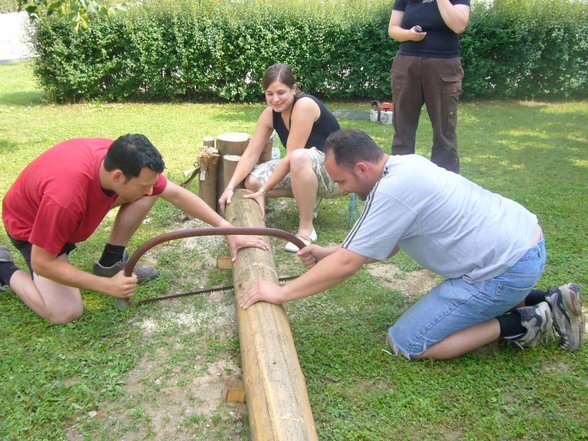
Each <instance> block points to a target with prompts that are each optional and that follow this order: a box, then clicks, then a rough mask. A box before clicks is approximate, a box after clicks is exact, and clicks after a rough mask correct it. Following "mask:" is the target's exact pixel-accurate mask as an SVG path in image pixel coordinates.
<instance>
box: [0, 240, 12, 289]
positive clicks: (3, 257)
mask: <svg viewBox="0 0 588 441" xmlns="http://www.w3.org/2000/svg"><path fill="white" fill-rule="evenodd" d="M0 262H14V259H13V258H12V254H10V251H9V250H8V248H6V247H2V246H0ZM3 285H4V280H2V279H0V292H4V291H6V289H5V288H3V287H2V286H3Z"/></svg>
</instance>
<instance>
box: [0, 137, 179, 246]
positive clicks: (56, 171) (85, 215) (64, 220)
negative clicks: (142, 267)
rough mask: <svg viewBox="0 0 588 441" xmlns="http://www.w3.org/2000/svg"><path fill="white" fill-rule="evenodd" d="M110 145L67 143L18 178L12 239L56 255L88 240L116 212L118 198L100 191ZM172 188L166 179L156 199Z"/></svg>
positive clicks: (8, 206) (8, 210)
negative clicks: (67, 244) (70, 245)
mask: <svg viewBox="0 0 588 441" xmlns="http://www.w3.org/2000/svg"><path fill="white" fill-rule="evenodd" d="M112 142H113V141H112V140H111V139H104V138H78V139H71V140H69V141H64V142H62V143H59V144H57V145H55V146H54V147H52V148H51V149H49V150H47V151H46V152H44V153H43V154H41V155H40V156H39V157H37V158H36V159H35V160H34V161H33V162H31V163H30V164H29V165H28V166H27V167H26V168H25V169H24V170H23V171H22V172H21V174H20V175H19V176H18V178H17V179H16V181H15V183H14V184H13V185H12V187H11V188H10V189H9V190H8V193H6V196H5V197H4V200H3V203H2V219H3V221H4V226H5V227H6V231H8V234H10V236H12V237H13V238H14V239H18V240H24V241H28V242H30V243H32V244H34V245H37V246H39V247H41V248H43V249H44V250H45V251H47V252H48V253H51V254H53V255H55V256H56V255H57V254H59V252H60V251H61V249H62V248H63V246H64V245H65V244H66V243H76V242H82V241H84V240H86V239H87V238H88V237H90V236H91V235H92V233H94V231H95V230H96V228H97V227H98V225H100V222H102V219H104V216H106V214H107V213H108V211H109V210H110V209H111V208H112V205H113V204H114V202H115V201H116V199H117V197H118V195H117V194H116V193H114V192H109V191H105V190H103V189H102V187H101V186H100V177H99V171H100V166H101V164H102V160H103V159H104V157H105V156H106V152H107V151H108V148H109V147H110V145H111V144H112ZM166 185H167V179H166V178H165V176H163V175H159V178H158V179H157V181H156V182H155V186H154V187H153V194H154V195H157V194H160V193H161V192H162V191H163V190H165V187H166Z"/></svg>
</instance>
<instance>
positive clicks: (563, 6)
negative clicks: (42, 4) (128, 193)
mask: <svg viewBox="0 0 588 441" xmlns="http://www.w3.org/2000/svg"><path fill="white" fill-rule="evenodd" d="M531 3H532V4H533V5H532V6H529V5H527V6H525V4H524V1H521V2H513V3H512V4H511V3H510V2H509V1H505V0H502V1H501V2H500V5H501V7H495V8H491V7H488V6H483V5H481V4H475V7H474V8H473V11H472V18H471V23H470V26H469V27H468V30H467V31H466V33H465V34H464V35H463V36H462V47H463V49H462V55H463V56H462V58H463V64H464V69H465V72H466V73H465V82H464V96H465V97H468V98H476V97H494V98H503V97H504V98H521V99H524V98H542V99H544V98H554V99H557V98H566V99H567V98H572V97H576V98H581V97H586V96H588V75H587V70H588V68H587V65H588V5H587V4H586V3H585V2H580V3H578V2H574V1H573V0H568V1H567V2H566V1H558V0H534V1H531ZM539 3H540V4H542V5H543V6H544V7H536V6H537V4H539ZM391 4H392V2H391V1H388V0H386V1H383V0H371V1H369V2H366V1H359V0H347V1H338V2H336V1H328V0H327V1H326V0H322V1H321V2H320V3H319V2H303V1H302V0H291V1H289V2H285V1H279V0H274V1H273V2H271V3H267V2H265V1H263V0H257V1H251V0H250V1H238V0H233V1H229V0H225V1H224V2H222V1H212V0H209V1H206V0H200V1H198V2H195V1H191V2H188V1H185V2H178V1H176V2H170V3H167V2H152V3H148V4H144V5H143V6H141V7H140V8H134V9H129V10H127V11H126V12H120V13H118V14H115V15H112V16H110V17H107V18H105V19H96V20H94V21H92V22H91V23H90V27H89V28H88V29H82V30H80V31H79V32H78V33H74V32H72V30H71V25H70V23H68V22H66V21H64V20H60V19H57V18H45V19H42V20H41V21H39V22H38V24H37V29H36V33H35V36H34V39H33V41H34V45H35V48H36V51H37V53H38V55H39V57H38V58H37V59H36V63H35V72H36V75H37V77H38V78H39V80H40V82H41V84H42V86H43V87H44V88H45V89H46V90H47V91H48V92H49V94H50V95H51V96H52V97H53V98H54V99H55V100H56V101H60V102H63V101H65V102H69V101H79V100H86V99H102V100H108V101H120V100H148V101H152V100H169V99H177V100H199V101H202V100H209V101H210V100H212V101H244V102H250V101H258V100H259V99H260V97H261V96H262V91H261V86H260V81H261V77H262V76H263V72H264V71H265V69H266V68H267V66H269V65H271V64H273V63H276V62H284V63H289V64H290V65H291V66H292V67H293V69H294V71H295V74H296V76H297V79H298V82H299V84H300V85H301V87H302V89H303V90H304V91H306V92H308V93H314V94H316V95H318V96H321V97H324V98H328V99H341V100H348V99H369V98H371V97H378V98H384V97H389V96H390V72H389V71H390V64H391V61H392V59H393V57H394V54H395V53H396V51H397V49H398V44H397V43H396V42H394V41H392V40H390V38H389V37H388V35H387V28H388V21H389V17H390V8H391Z"/></svg>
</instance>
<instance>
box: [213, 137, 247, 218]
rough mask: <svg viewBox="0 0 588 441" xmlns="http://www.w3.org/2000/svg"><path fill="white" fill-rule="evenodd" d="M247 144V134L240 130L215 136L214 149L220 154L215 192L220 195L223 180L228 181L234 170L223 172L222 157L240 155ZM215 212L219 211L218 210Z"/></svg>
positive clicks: (222, 189)
mask: <svg viewBox="0 0 588 441" xmlns="http://www.w3.org/2000/svg"><path fill="white" fill-rule="evenodd" d="M248 145H249V135H248V134H247V133H241V132H231V133H223V134H222V135H218V136H217V137H216V149H217V150H218V153H219V154H220V156H221V161H220V165H219V167H218V172H217V181H216V182H217V193H218V195H219V197H220V195H221V194H223V192H224V191H225V186H226V184H225V182H227V183H228V182H229V180H230V179H231V177H232V172H234V171H235V169H234V168H233V170H232V172H231V174H229V172H225V170H224V167H223V164H224V161H223V157H224V156H225V155H237V156H241V155H242V154H243V152H244V151H245V149H246V148H247V146H248ZM217 212H219V213H220V211H219V210H217Z"/></svg>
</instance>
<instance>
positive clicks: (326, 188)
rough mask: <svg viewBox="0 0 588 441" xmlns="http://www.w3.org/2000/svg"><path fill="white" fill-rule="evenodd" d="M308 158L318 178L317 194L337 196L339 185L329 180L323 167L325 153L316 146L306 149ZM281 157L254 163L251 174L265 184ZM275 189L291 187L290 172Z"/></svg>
mask: <svg viewBox="0 0 588 441" xmlns="http://www.w3.org/2000/svg"><path fill="white" fill-rule="evenodd" d="M308 153H309V155H310V160H311V161H312V170H313V171H314V174H315V175H316V177H317V179H318V195H319V196H321V197H325V198H333V197H336V196H339V187H338V186H337V184H336V183H334V182H333V181H332V180H331V177H330V176H329V174H328V173H327V170H326V169H325V154H324V153H323V152H321V151H320V150H319V149H317V148H316V147H312V148H310V149H308ZM280 161H281V159H272V160H271V161H267V162H264V163H263V164H259V165H256V166H255V168H254V169H253V171H252V172H251V175H252V176H254V177H255V178H257V179H258V180H259V181H260V182H261V184H262V185H263V184H265V182H266V181H267V180H268V178H269V177H270V176H271V175H272V173H273V172H274V170H275V169H276V167H277V166H278V164H279V163H280ZM274 188H276V189H291V188H292V185H291V183H290V173H288V174H287V175H286V177H285V178H284V179H282V180H281V181H280V183H279V184H278V185H276V186H275V187H274Z"/></svg>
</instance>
